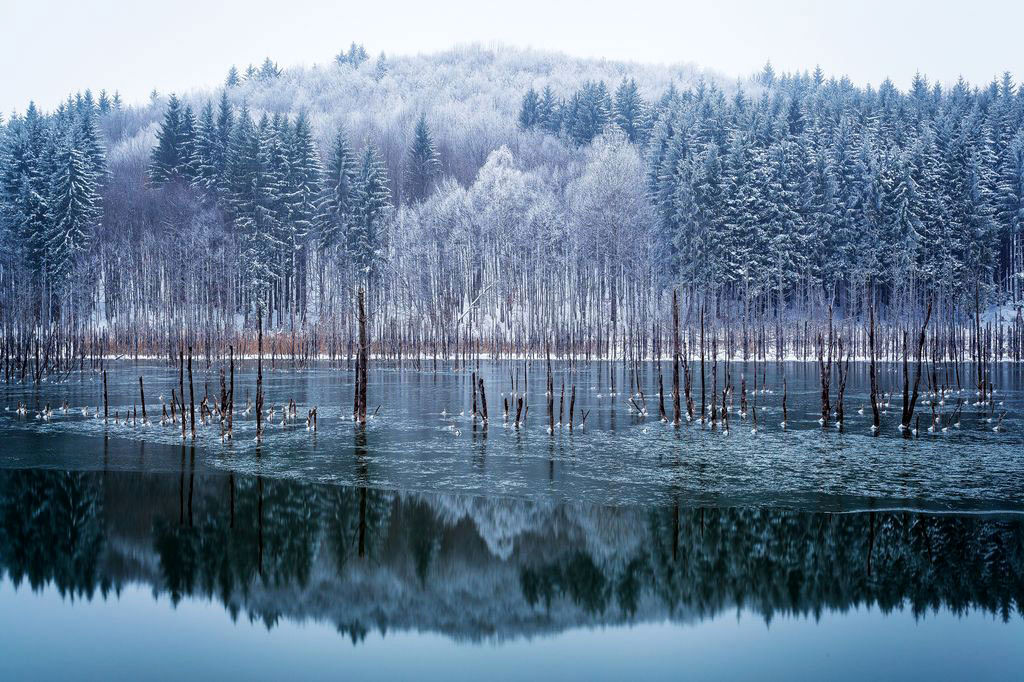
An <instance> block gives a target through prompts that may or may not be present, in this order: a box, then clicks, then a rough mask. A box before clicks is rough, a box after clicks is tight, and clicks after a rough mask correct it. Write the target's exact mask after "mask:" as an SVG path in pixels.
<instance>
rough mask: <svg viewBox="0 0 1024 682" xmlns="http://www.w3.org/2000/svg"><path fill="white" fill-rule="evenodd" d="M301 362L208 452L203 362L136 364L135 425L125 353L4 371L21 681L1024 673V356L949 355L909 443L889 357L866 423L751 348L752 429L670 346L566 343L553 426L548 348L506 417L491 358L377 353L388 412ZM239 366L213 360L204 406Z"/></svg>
mask: <svg viewBox="0 0 1024 682" xmlns="http://www.w3.org/2000/svg"><path fill="white" fill-rule="evenodd" d="M277 364H278V367H277V368H276V369H271V368H270V367H269V363H268V368H267V370H266V371H265V377H264V384H265V390H266V405H267V406H268V408H273V409H274V414H273V416H271V415H270V414H268V415H267V421H268V424H267V426H266V430H265V434H264V438H263V441H262V442H257V441H256V440H255V419H254V416H253V414H252V413H251V412H249V413H248V414H247V413H246V411H245V407H246V399H247V398H254V397H255V373H254V368H253V367H251V366H250V363H246V364H245V366H244V367H240V368H239V370H238V371H237V372H236V375H235V382H236V386H235V404H236V413H235V415H234V420H235V425H234V438H233V439H232V440H227V441H225V440H223V439H222V438H221V427H220V423H219V420H218V419H217V417H216V416H214V417H212V418H211V419H210V420H209V421H210V423H209V424H202V423H199V424H198V425H197V436H196V438H195V440H194V441H193V440H192V439H191V438H187V439H186V440H185V441H184V442H183V441H182V438H181V429H180V426H176V425H173V424H164V425H161V424H160V418H161V414H162V412H161V404H160V403H161V399H162V400H164V401H169V399H170V395H171V389H172V388H176V386H177V383H178V372H177V369H176V368H171V367H168V366H165V365H160V364H156V363H148V364H146V363H143V364H134V363H128V362H117V363H110V365H109V366H108V377H107V383H108V387H107V390H108V397H109V403H110V404H109V408H108V409H109V414H110V416H109V418H108V419H107V420H104V419H102V410H103V403H102V391H103V389H102V380H101V378H100V376H99V375H98V374H97V373H95V372H89V371H86V372H81V373H79V372H75V373H72V374H70V375H68V376H66V377H65V376H62V377H59V378H57V377H50V378H49V379H48V380H47V381H45V382H43V383H41V384H40V385H38V386H37V385H35V384H27V385H20V384H13V385H4V386H3V387H2V389H0V391H2V396H3V403H2V405H3V412H2V413H0V438H2V439H3V445H2V446H0V449H2V455H0V630H2V631H3V632H5V633H6V634H5V636H4V637H3V638H2V639H0V678H3V679H67V678H69V677H72V678H76V679H110V678H111V677H126V678H137V677H147V678H164V677H166V678H171V677H175V678H180V677H182V676H188V677H193V678H200V679H205V678H211V677H220V678H223V677H225V676H228V677H237V676H241V675H245V676H247V677H250V678H255V679H280V678H281V677H284V676H287V675H292V676H294V675H295V674H296V671H301V674H300V676H301V677H302V678H327V677H334V678H336V677H338V676H339V675H340V676H344V677H351V678H355V679H394V678H405V679H409V678H416V679H466V678H470V679H475V678H479V677H484V676H486V677H490V678H494V679H537V678H549V677H563V678H585V679H621V678H623V677H625V676H627V675H633V676H641V677H643V678H648V679H679V678H680V677H692V678H695V679H737V678H747V677H756V678H761V679H821V678H828V679H864V678H870V679H906V678H915V677H926V676H927V677H932V678H938V679H948V678H966V677H970V678H974V679H1006V678H1008V677H1013V676H1014V675H1016V674H1017V673H1019V670H1020V669H1021V666H1022V665H1024V647H1021V646H1020V642H1022V641H1024V616H1022V607H1024V454H1022V453H1024V448H1022V445H1024V437H1022V434H1024V428H1022V427H1024V422H1022V419H1021V415H1022V414H1024V382H1022V378H1021V372H1020V368H1017V367H1014V366H1012V365H1008V364H1007V365H1002V366H996V367H994V369H993V376H992V382H993V384H994V385H995V389H996V392H995V396H994V399H993V401H992V403H991V404H984V405H978V404H975V403H977V402H979V398H978V396H977V395H976V394H975V392H974V391H973V389H969V388H968V387H967V386H961V387H959V389H958V387H957V385H956V382H955V377H952V376H950V375H949V374H948V373H944V372H943V368H941V367H940V368H937V370H936V372H935V373H934V375H932V376H933V377H934V378H929V379H925V380H924V381H923V384H922V386H923V389H924V393H925V394H926V395H925V397H923V398H922V400H923V401H924V402H923V403H922V404H919V405H918V408H917V409H918V412H919V413H920V414H921V415H922V416H921V421H920V424H921V425H920V427H919V431H918V433H917V437H904V434H902V433H901V432H900V431H899V430H898V429H897V428H896V427H897V424H898V420H899V411H900V401H901V398H902V396H901V390H902V386H901V385H900V379H899V377H900V375H899V371H898V370H899V368H896V367H893V366H888V365H887V366H885V367H884V368H883V369H884V371H883V373H882V380H881V383H882V388H883V390H884V391H886V392H887V393H888V392H890V391H891V392H893V393H894V395H892V397H891V398H890V399H888V401H887V402H888V403H889V407H887V408H883V409H884V410H885V412H886V414H884V415H883V417H882V428H881V429H880V431H879V433H878V434H877V435H872V432H871V429H870V425H871V410H870V406H869V405H868V402H867V374H866V369H865V367H864V366H863V365H860V364H857V365H853V366H852V367H851V376H850V380H849V384H848V386H847V389H846V397H845V408H846V410H845V411H846V418H845V421H844V424H843V427H842V429H841V430H840V429H839V428H838V427H837V426H835V425H834V424H833V425H831V426H830V427H828V428H822V426H821V425H819V423H818V419H819V418H820V416H821V407H820V393H821V389H820V385H819V384H818V368H817V365H816V364H813V363H806V364H805V363H786V364H784V365H776V364H774V363H770V364H768V365H766V366H761V365H759V366H758V370H757V371H758V373H759V374H760V376H759V378H758V389H759V390H758V392H757V393H756V394H755V393H754V391H753V381H754V379H753V366H752V365H750V364H747V365H744V364H743V363H740V362H733V363H729V364H728V366H727V365H726V363H725V362H723V361H719V363H718V377H719V379H718V391H719V398H718V400H717V401H716V402H717V403H719V407H720V402H721V397H720V392H721V390H722V386H723V383H724V378H725V376H726V375H727V374H728V376H730V377H731V383H732V385H733V386H734V387H735V395H734V396H733V397H732V398H731V399H729V398H727V404H729V412H728V414H729V429H728V433H725V432H723V429H722V425H721V424H720V423H719V424H717V425H716V428H715V429H714V430H712V429H711V427H710V425H705V426H703V427H702V426H701V425H700V424H699V423H698V422H692V423H684V424H683V425H681V426H679V427H675V426H672V425H670V424H666V423H662V422H661V421H660V420H659V418H658V415H659V409H658V396H657V372H656V367H655V366H654V365H650V364H648V365H645V366H643V367H641V368H640V371H639V372H638V375H639V377H640V380H639V383H640V390H637V387H636V378H635V377H634V378H632V379H631V377H630V372H627V371H626V370H625V368H624V367H623V366H622V365H621V364H611V363H596V362H595V363H591V364H590V365H580V366H579V367H577V368H576V369H575V370H570V368H568V367H567V366H566V365H565V364H563V363H553V380H554V385H555V396H554V409H555V422H556V426H555V429H554V432H553V433H552V432H549V430H548V425H549V423H550V422H549V417H548V414H547V399H546V397H545V389H546V385H545V381H546V368H545V364H544V363H543V362H534V363H531V364H530V365H529V366H528V367H527V366H526V365H525V364H524V363H523V362H518V363H508V362H501V363H498V362H486V361H481V364H480V368H479V376H481V377H482V378H483V379H484V381H485V386H486V391H487V400H488V408H489V415H490V419H489V420H488V422H487V423H486V424H485V423H484V422H483V420H482V419H480V418H477V419H474V418H473V417H472V404H473V392H472V379H471V377H472V375H471V372H470V371H469V370H466V371H461V370H460V371H455V370H452V369H451V368H450V367H446V368H445V369H443V370H442V369H439V370H438V371H436V372H435V371H431V370H430V369H429V368H422V369H415V368H413V367H410V366H406V367H402V368H399V367H378V368H375V369H374V370H373V371H371V373H370V385H369V401H368V402H369V405H370V409H369V411H370V412H371V413H373V412H376V414H375V415H374V417H373V418H372V419H370V420H369V423H368V425H367V426H366V427H365V429H363V428H360V427H357V426H356V425H354V424H353V423H352V421H351V403H352V386H353V375H352V373H351V372H350V371H346V370H344V369H337V368H331V367H327V366H325V365H322V366H318V367H315V368H312V369H301V370H292V369H290V368H289V367H288V366H287V363H284V362H281V361H280V360H278V362H277ZM473 369H476V368H475V367H474V368H473ZM663 369H664V371H665V372H666V374H665V377H664V383H665V386H666V391H667V390H669V389H668V386H669V385H670V383H671V375H670V369H669V367H668V366H667V364H666V365H665V366H664V367H663ZM219 370H220V367H219V365H216V364H214V365H213V366H211V367H209V368H208V367H207V366H206V363H205V362H197V363H196V370H195V375H194V379H193V381H194V393H195V395H196V402H197V407H196V410H197V419H198V415H199V412H200V408H199V405H198V404H199V402H200V400H201V398H202V396H204V395H209V396H211V397H212V396H215V395H218V396H219V391H220V386H219V382H220V375H219ZM762 373H763V374H762ZM140 375H142V376H143V377H144V380H145V391H146V396H147V411H148V415H149V417H150V423H148V424H143V423H142V417H141V409H139V408H138V407H137V403H138V400H139V395H138V388H139V387H138V377H139V376H140ZM741 376H742V377H743V378H745V380H746V382H747V388H748V397H747V401H748V411H747V414H746V416H745V417H744V416H742V415H741V408H740V402H741V396H740V381H741ZM563 380H564V381H565V385H566V403H565V406H564V407H563V408H562V410H561V412H562V417H563V421H566V422H567V421H568V416H567V414H566V410H567V408H568V402H569V395H570V392H571V386H572V385H573V384H575V385H576V391H577V397H576V409H577V413H576V416H575V419H574V421H575V424H574V428H573V430H572V431H571V432H570V431H569V429H568V424H567V423H566V424H564V425H559V424H558V412H559V411H560V410H559V405H560V403H561V385H562V382H563ZM783 380H784V381H785V388H783ZM185 381H186V391H187V381H188V379H187V376H186V379H185ZM932 381H934V383H935V386H936V387H937V388H938V389H939V390H932V389H931V388H930V386H931V384H930V382H932ZM517 383H518V388H519V391H520V393H522V392H524V391H525V393H526V396H527V402H528V405H529V407H528V410H525V412H526V418H525V421H523V423H522V424H521V425H519V426H518V427H517V426H516V425H515V423H514V422H515V417H514V412H515V401H514V400H512V407H511V411H512V412H513V414H512V415H511V416H510V417H509V418H508V420H506V419H505V417H504V415H503V409H502V406H503V402H504V399H505V398H506V397H509V398H511V396H512V395H513V391H514V390H515V388H516V384H517ZM707 383H708V388H707V393H708V395H709V397H708V402H710V393H711V378H710V372H709V373H708V382H707ZM963 383H965V384H969V381H964V382H963ZM699 390H700V389H699V379H698V382H697V387H696V389H695V392H696V393H697V395H698V396H699ZM641 391H642V392H643V393H644V396H643V397H641V396H640V395H639V393H640V392H641ZM783 392H785V394H786V397H787V418H786V428H785V429H783V428H782V426H781V422H782V394H783ZM631 399H632V400H631ZM834 399H835V395H834V388H833V400H834ZM291 400H294V401H295V402H296V404H297V406H298V409H297V410H296V413H297V417H296V418H294V419H287V420H285V421H284V423H282V412H283V408H282V406H284V405H287V404H288V403H289V402H290V401H291ZM755 401H756V403H755ZM932 402H934V403H935V405H934V409H935V421H934V422H933V421H932V420H933V417H932V405H931V404H930V403H932ZM65 403H66V404H67V408H66V409H65V408H64V405H65ZM633 403H635V405H634V404H633ZM47 404H49V405H50V407H51V409H52V413H49V412H47V411H46V405H47ZM755 404H756V411H757V415H758V429H757V431H756V433H754V432H753V406H754V405H755ZM19 405H24V406H25V413H24V414H20V413H19V410H18V406H19ZM377 405H380V408H379V410H378V409H376V408H377ZM313 406H316V408H317V412H318V420H317V428H316V430H315V431H314V430H313V429H311V428H310V429H307V427H306V424H305V417H306V414H307V413H308V410H309V409H311V408H312V407H313ZM666 407H667V409H668V411H669V412H670V413H671V409H672V408H671V400H670V399H669V398H668V397H667V398H666ZM637 408H639V411H643V410H644V409H645V408H646V411H647V415H642V414H638V409H637ZM697 409H698V410H699V406H698V408H697ZM862 409H863V412H864V413H863V414H861V413H860V411H861V410H862ZM83 410H84V414H83ZM136 410H137V414H138V416H137V417H129V418H127V419H126V415H133V414H135V412H136ZM97 411H98V412H99V414H100V416H99V417H97V416H96V413H97ZM115 413H116V415H117V417H116V419H115V417H114V414H115ZM584 414H586V419H585V421H583V415H584ZM1001 416H1002V420H1001V421H1000V417H1001ZM581 422H582V424H583V425H582V426H581ZM931 424H934V429H933V430H931V431H929V430H928V427H929V425H931ZM997 426H998V430H995V429H996V427H997ZM99 623H102V624H103V626H102V627H98V624H99ZM98 650H109V651H110V654H109V655H100V656H97V655H96V652H97V651H98Z"/></svg>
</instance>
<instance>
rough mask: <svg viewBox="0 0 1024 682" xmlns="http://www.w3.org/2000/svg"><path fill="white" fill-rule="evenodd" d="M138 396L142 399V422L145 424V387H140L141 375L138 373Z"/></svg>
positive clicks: (146, 419) (146, 418) (147, 419)
mask: <svg viewBox="0 0 1024 682" xmlns="http://www.w3.org/2000/svg"><path fill="white" fill-rule="evenodd" d="M139 398H140V400H141V401H142V423H143V424H145V423H146V422H148V421H149V418H148V417H147V416H146V389H145V388H143V387H142V375H141V374H140V375H139Z"/></svg>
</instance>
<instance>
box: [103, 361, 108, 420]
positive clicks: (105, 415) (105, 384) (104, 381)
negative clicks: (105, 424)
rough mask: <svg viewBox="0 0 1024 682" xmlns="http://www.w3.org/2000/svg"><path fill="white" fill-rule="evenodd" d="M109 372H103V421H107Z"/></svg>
mask: <svg viewBox="0 0 1024 682" xmlns="http://www.w3.org/2000/svg"><path fill="white" fill-rule="evenodd" d="M107 413H108V409H107V370H103V420H104V421H106V419H107Z"/></svg>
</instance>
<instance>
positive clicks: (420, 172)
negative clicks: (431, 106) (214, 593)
mask: <svg viewBox="0 0 1024 682" xmlns="http://www.w3.org/2000/svg"><path fill="white" fill-rule="evenodd" d="M440 173H441V161H440V159H439V158H438V155H437V149H436V148H435V147H434V140H433V137H432V136H431V134H430V128H429V127H427V117H426V115H424V114H420V117H419V120H417V121H416V129H415V131H414V132H413V140H412V146H411V147H410V148H409V161H408V164H407V166H406V182H405V191H406V194H407V195H408V198H409V199H410V200H411V201H422V200H423V199H425V198H426V197H427V195H428V194H430V191H431V190H432V189H433V188H434V183H435V182H436V181H437V178H438V176H439V175H440Z"/></svg>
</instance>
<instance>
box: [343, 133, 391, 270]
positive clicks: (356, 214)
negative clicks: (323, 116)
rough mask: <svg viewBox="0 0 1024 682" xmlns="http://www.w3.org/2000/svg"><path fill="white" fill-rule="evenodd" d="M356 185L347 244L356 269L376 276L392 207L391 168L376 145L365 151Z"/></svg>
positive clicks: (367, 147) (368, 146) (369, 146)
mask: <svg viewBox="0 0 1024 682" xmlns="http://www.w3.org/2000/svg"><path fill="white" fill-rule="evenodd" d="M355 187H356V189H355V194H354V202H353V210H352V226H351V228H350V230H349V235H348V240H347V244H346V246H347V248H348V253H349V256H350V258H351V259H352V264H353V265H354V267H355V268H356V270H357V271H359V272H362V273H363V275H364V276H365V277H366V278H367V279H372V277H373V275H374V274H375V271H376V267H377V264H378V262H379V261H380V259H381V254H382V247H383V245H384V234H383V229H384V217H385V214H386V212H387V211H388V209H390V208H391V190H390V189H389V180H388V172H387V167H386V166H385V165H384V161H383V160H382V159H381V158H380V154H379V153H378V152H377V150H376V148H374V147H373V145H369V144H368V145H367V146H366V150H365V151H364V152H363V156H362V160H361V161H360V163H359V172H358V175H357V176H356V183H355Z"/></svg>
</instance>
